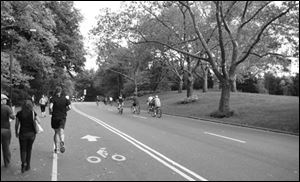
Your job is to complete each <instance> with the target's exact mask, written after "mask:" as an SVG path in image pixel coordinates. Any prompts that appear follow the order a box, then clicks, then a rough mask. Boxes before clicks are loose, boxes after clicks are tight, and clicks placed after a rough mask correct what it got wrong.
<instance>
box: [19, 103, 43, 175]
mask: <svg viewBox="0 0 300 182" xmlns="http://www.w3.org/2000/svg"><path fill="white" fill-rule="evenodd" d="M33 115H34V116H33ZM34 117H35V118H36V119H37V120H38V122H39V118H38V116H37V114H36V112H35V111H34V110H33V103H32V101H31V100H26V101H25V102H24V104H23V106H22V110H21V111H19V112H18V113H17V117H16V118H17V119H16V125H15V130H16V137H18V138H19V143H20V154H21V162H22V164H21V172H22V173H24V172H25V171H28V170H30V161H31V152H32V146H33V143H34V140H35V135H36V132H35V129H34V124H33V122H34ZM19 125H20V130H19Z"/></svg>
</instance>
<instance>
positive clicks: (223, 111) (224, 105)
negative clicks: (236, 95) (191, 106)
mask: <svg viewBox="0 0 300 182" xmlns="http://www.w3.org/2000/svg"><path fill="white" fill-rule="evenodd" d="M220 84H221V88H222V91H221V99H220V101H219V109H218V111H217V112H213V113H212V114H211V116H212V117H217V118H223V117H230V116H232V115H233V111H231V110H230V107H229V99H230V88H231V85H230V81H229V80H224V81H222V82H221V83H220Z"/></svg>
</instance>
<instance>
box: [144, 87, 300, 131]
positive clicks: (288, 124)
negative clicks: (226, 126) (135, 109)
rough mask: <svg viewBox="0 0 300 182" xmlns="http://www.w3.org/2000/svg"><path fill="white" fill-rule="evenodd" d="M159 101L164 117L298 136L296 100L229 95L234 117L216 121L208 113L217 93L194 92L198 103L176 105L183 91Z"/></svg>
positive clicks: (164, 95)
mask: <svg viewBox="0 0 300 182" xmlns="http://www.w3.org/2000/svg"><path fill="white" fill-rule="evenodd" d="M157 95H158V96H159V97H160V99H161V101H162V110H163V113H165V114H171V115H179V116H186V117H195V118H203V119H209V120H216V121H220V122H226V123H232V124H237V125H246V126H253V127H261V128H267V129H272V130H279V131H284V132H288V133H294V134H297V135H299V97H294V96H278V95H265V94H252V93H242V92H237V93H231V94H230V107H231V109H232V110H234V113H235V114H234V116H232V117H229V118H222V119H216V118H212V117H210V113H212V112H213V111H216V110H217V108H218V105H219V100H220V97H221V93H220V92H219V91H208V92H207V93H203V92H202V91H194V95H197V96H198V98H199V99H198V101H196V102H193V103H189V104H179V102H180V101H183V100H184V98H186V91H183V93H178V92H177V91H170V92H162V93H158V94H157ZM147 98H148V95H144V96H142V97H139V100H140V105H141V109H143V110H146V105H145V102H146V100H147Z"/></svg>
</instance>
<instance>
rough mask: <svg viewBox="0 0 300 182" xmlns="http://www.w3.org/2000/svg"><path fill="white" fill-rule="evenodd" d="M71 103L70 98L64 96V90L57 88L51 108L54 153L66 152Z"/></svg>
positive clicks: (51, 101)
mask: <svg viewBox="0 0 300 182" xmlns="http://www.w3.org/2000/svg"><path fill="white" fill-rule="evenodd" d="M70 104H71V102H70V100H69V97H68V96H65V95H63V94H62V88H61V87H57V88H56V90H55V96H53V97H52V98H51V100H50V108H51V114H52V117H51V127H52V128H53V129H54V132H55V134H54V145H55V149H54V152H55V153H58V151H60V152H61V153H64V152H65V146H64V145H65V140H64V139H65V135H64V129H65V125H66V118H67V111H69V110H70V109H71V106H70Z"/></svg>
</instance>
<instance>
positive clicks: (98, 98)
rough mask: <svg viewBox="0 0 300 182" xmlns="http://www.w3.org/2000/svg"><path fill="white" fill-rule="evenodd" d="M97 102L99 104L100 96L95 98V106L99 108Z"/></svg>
mask: <svg viewBox="0 0 300 182" xmlns="http://www.w3.org/2000/svg"><path fill="white" fill-rule="evenodd" d="M99 102H100V96H99V95H97V97H96V104H97V106H99Z"/></svg>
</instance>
